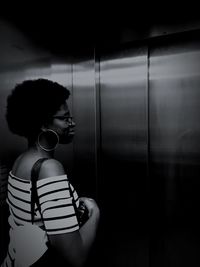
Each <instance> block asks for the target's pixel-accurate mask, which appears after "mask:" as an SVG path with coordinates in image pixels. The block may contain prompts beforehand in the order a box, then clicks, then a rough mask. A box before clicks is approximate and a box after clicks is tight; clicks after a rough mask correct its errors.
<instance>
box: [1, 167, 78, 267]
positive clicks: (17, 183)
mask: <svg viewBox="0 0 200 267" xmlns="http://www.w3.org/2000/svg"><path fill="white" fill-rule="evenodd" d="M69 186H70V188H71V190H72V192H73V197H74V200H75V202H76V205H77V207H78V206H79V198H78V195H77V193H76V191H75V190H74V188H73V186H72V185H71V184H70V183H69V181H68V179H67V175H60V176H53V177H48V178H45V179H41V180H38V181H37V192H38V197H39V203H40V207H41V213H42V216H43V220H42V219H41V214H40V212H39V210H38V207H37V205H36V204H35V216H34V224H32V223H31V181H28V180H25V179H21V178H19V177H16V176H15V175H13V174H12V172H10V173H9V177H8V196H7V203H8V205H9V210H10V216H9V224H10V233H9V234H10V243H9V248H8V254H7V257H6V259H5V260H4V263H3V265H2V266H20V267H22V266H24V267H25V266H29V265H31V264H33V263H34V262H35V261H37V260H38V259H39V258H40V257H41V256H42V255H43V253H44V252H45V251H46V250H47V244H46V243H47V241H48V238H47V235H53V234H64V233H69V232H73V231H76V230H78V229H79V225H78V221H77V217H76V214H75V210H74V206H73V204H72V196H71V195H70V191H69ZM43 221H44V222H43ZM25 251H26V253H24V252H25ZM28 251H29V252H31V253H28Z"/></svg>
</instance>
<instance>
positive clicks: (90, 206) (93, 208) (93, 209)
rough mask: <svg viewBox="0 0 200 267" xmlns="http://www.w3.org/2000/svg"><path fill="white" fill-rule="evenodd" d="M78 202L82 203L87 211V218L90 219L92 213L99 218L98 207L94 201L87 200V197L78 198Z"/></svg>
mask: <svg viewBox="0 0 200 267" xmlns="http://www.w3.org/2000/svg"><path fill="white" fill-rule="evenodd" d="M79 201H80V203H84V205H85V207H86V208H87V210H88V216H89V217H91V215H92V214H93V213H95V215H98V216H99V214H100V211H99V207H98V205H97V203H96V201H95V200H94V199H92V198H88V197H80V198H79Z"/></svg>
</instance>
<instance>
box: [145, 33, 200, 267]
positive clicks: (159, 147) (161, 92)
mask: <svg viewBox="0 0 200 267" xmlns="http://www.w3.org/2000/svg"><path fill="white" fill-rule="evenodd" d="M197 36H198V35H197V33H196V34H195V33H193V34H192V33H190V34H182V35H177V36H174V37H171V38H164V39H161V40H156V41H155V42H154V43H152V45H151V49H150V65H149V66H150V77H149V78H150V81H149V84H150V88H149V90H150V91H149V96H150V98H149V99H150V103H149V105H150V109H149V110H150V114H149V118H150V170H151V173H150V174H151V204H152V205H151V206H152V207H153V209H152V217H151V218H152V220H153V224H152V225H154V228H151V230H152V233H153V235H152V239H153V242H157V241H155V236H156V234H158V239H159V240H161V239H162V240H164V242H165V246H164V249H163V250H162V249H161V250H160V252H159V254H160V255H159V256H160V258H161V259H162V261H166V260H167V261H170V260H172V258H173V259H174V261H176V262H178V263H179V264H178V266H188V265H192V266H196V265H194V264H193V263H192V262H193V261H195V260H197V257H196V255H194V248H195V249H197V247H198V245H197V244H196V243H195V242H196V241H197V239H196V237H194V236H193V234H191V232H192V231H194V229H197V228H196V226H197V225H198V226H199V223H200V221H199V219H198V217H199V216H198V214H197V212H196V211H197V210H198V209H199V204H200V197H199V190H200V180H199V177H200V145H199V140H200V123H199V114H200V105H199V100H200V90H199V87H200V40H199V38H198V37H197ZM182 228H187V232H188V231H189V233H190V234H189V239H190V240H189V241H188V239H187V237H186V236H185V233H183V232H184V231H183V232H182V231H181V229H182ZM195 231H196V230H195ZM166 233H167V235H166ZM195 239H196V241H194V240H195ZM192 240H193V241H192ZM199 241H200V240H199ZM199 241H197V242H199ZM162 242H163V241H162ZM159 247H160V248H161V246H160V245H159ZM186 248H187V249H186ZM151 249H152V250H153V249H154V247H153V246H152V244H151ZM185 249H186V250H185ZM154 252H155V251H154ZM185 252H186V253H185ZM166 253H167V257H166ZM178 255H181V256H178ZM183 255H184V256H183ZM156 257H157V256H155V258H156ZM191 259H192V262H191ZM162 263H163V262H162ZM162 263H161V262H159V263H158V265H156V264H155V263H152V264H153V266H161V265H162ZM169 265H170V264H169ZM162 266H163V265H162ZM167 266H168V265H167ZM170 266H171V265H170ZM172 266H175V265H172Z"/></svg>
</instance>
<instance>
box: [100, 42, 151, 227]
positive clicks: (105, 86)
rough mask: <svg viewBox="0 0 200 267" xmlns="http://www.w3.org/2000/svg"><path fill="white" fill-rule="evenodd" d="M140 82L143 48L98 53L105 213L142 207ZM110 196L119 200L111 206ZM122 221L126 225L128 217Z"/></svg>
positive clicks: (143, 98)
mask: <svg viewBox="0 0 200 267" xmlns="http://www.w3.org/2000/svg"><path fill="white" fill-rule="evenodd" d="M146 85H147V51H146V48H145V47H143V48H140V49H137V48H135V49H134V48H133V49H129V50H128V49H127V50H126V51H123V53H122V52H120V51H119V52H118V53H115V54H114V53H113V54H112V55H111V54H109V56H107V55H104V56H102V57H101V62H100V97H101V145H102V173H103V177H102V180H103V181H102V182H103V184H104V185H105V188H104V193H107V194H108V195H107V197H108V199H106V201H107V203H106V205H107V207H110V206H112V209H111V210H112V211H111V210H110V214H109V215H108V216H113V215H114V214H113V213H112V212H117V210H118V211H119V210H120V209H121V210H123V211H124V212H128V211H129V212H135V211H136V209H138V210H139V209H140V208H142V207H141V206H140V205H142V201H143V200H142V201H141V198H142V197H143V192H144V191H145V189H144V187H145V180H144V179H145V177H146V160H147V116H146V115H147V114H146V108H147V88H146ZM142 183H143V188H141V185H142ZM140 190H141V191H143V192H141V191H140ZM136 191H137V193H136ZM139 192H140V193H139ZM104 197H105V194H104ZM116 197H120V199H121V201H120V200H119V203H118V204H117V206H116V207H115V206H114V205H116V202H115V200H116ZM124 201H125V202H124ZM125 203H126V205H124V204H125ZM138 203H140V204H139V206H138ZM138 218H139V217H138ZM121 220H123V219H122V218H121V219H120V218H119V222H120V223H122V221H121ZM139 220H140V219H139ZM136 221H137V220H134V222H135V223H136ZM123 223H125V224H126V223H127V224H129V223H130V224H131V219H130V220H128V222H127V221H126V222H125V221H124V222H123ZM116 227H117V225H116ZM124 230H125V229H124Z"/></svg>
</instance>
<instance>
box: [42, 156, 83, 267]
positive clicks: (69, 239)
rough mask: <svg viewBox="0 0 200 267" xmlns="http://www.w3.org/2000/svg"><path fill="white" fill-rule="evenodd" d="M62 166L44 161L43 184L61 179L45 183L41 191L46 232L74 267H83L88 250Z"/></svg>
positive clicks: (53, 244) (56, 162) (50, 160)
mask: <svg viewBox="0 0 200 267" xmlns="http://www.w3.org/2000/svg"><path fill="white" fill-rule="evenodd" d="M62 175H65V171H64V168H63V166H62V164H61V163H60V162H59V161H57V160H54V159H49V160H46V161H44V163H43V164H42V167H41V169H40V174H39V180H42V179H44V178H47V177H49V178H50V177H54V176H60V177H58V178H55V181H54V182H53V183H52V181H51V182H50V183H49V180H48V181H47V180H46V181H45V180H44V182H43V184H42V187H40V188H39V189H38V190H39V191H38V195H39V201H40V204H41V211H42V214H43V219H44V224H45V229H46V231H47V235H48V238H49V241H50V243H51V245H52V246H53V247H54V248H55V249H56V250H57V251H58V252H60V253H61V255H62V256H63V257H64V258H65V259H66V261H68V262H70V264H72V265H73V266H81V265H82V261H83V258H84V250H83V244H82V239H81V235H80V232H79V226H78V221H77V217H76V214H75V210H74V207H73V203H72V198H71V195H70V193H69V188H68V186H69V184H68V181H67V177H65V176H63V177H62Z"/></svg>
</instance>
